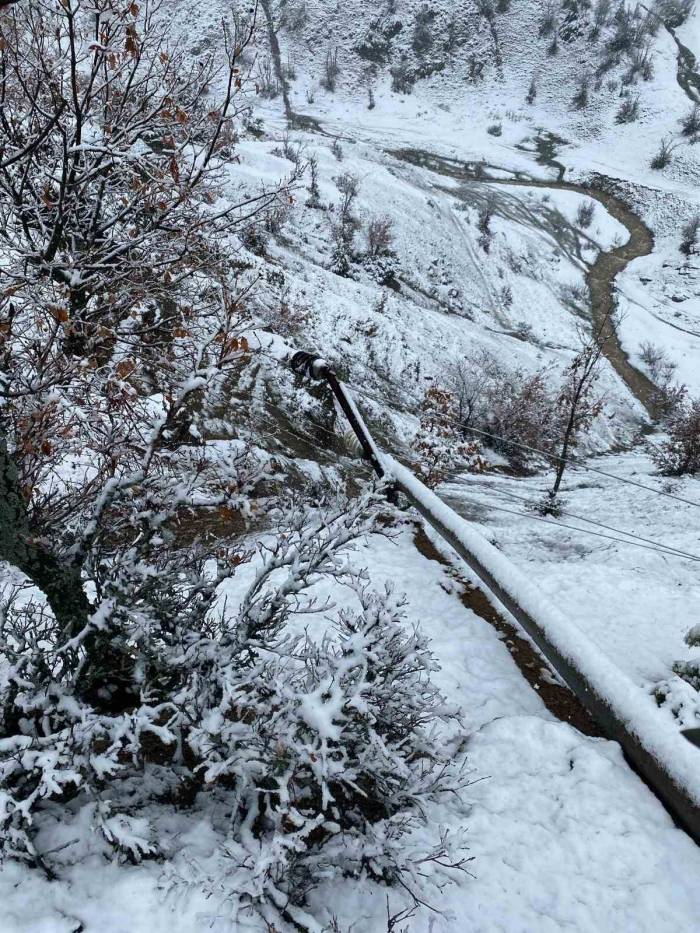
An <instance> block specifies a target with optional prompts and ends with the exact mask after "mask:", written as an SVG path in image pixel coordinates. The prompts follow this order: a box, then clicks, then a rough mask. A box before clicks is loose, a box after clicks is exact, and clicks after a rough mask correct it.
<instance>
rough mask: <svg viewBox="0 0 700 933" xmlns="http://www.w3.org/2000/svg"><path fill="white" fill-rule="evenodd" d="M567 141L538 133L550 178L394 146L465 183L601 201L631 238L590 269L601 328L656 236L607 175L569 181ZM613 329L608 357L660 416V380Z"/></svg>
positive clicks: (594, 317) (404, 157) (595, 320)
mask: <svg viewBox="0 0 700 933" xmlns="http://www.w3.org/2000/svg"><path fill="white" fill-rule="evenodd" d="M561 142H563V140H560V139H558V138H557V137H553V136H548V135H540V136H539V137H538V138H537V151H538V158H537V161H538V163H539V164H541V165H546V166H548V167H550V168H553V169H555V170H556V172H557V178H556V179H545V180H541V179H533V178H531V177H530V176H529V175H527V174H526V173H525V172H518V171H513V170H512V169H509V168H506V167H504V166H495V165H486V164H485V163H483V162H462V161H459V160H457V159H449V158H445V157H442V156H437V155H434V154H433V153H430V152H426V151H425V150H422V149H413V148H403V149H394V150H391V151H390V154H391V155H392V156H394V157H395V158H397V159H400V160H401V161H404V162H408V163H410V164H413V165H418V166H420V167H422V168H427V169H429V170H430V171H432V172H435V173H437V174H440V175H443V176H446V177H449V178H455V179H457V180H459V181H460V182H462V183H464V184H469V185H485V186H489V187H492V186H499V187H521V188H524V187H527V188H543V189H547V190H561V191H575V192H577V193H579V194H584V195H586V196H587V197H589V198H593V199H594V200H596V201H598V202H599V203H600V204H601V205H602V206H603V207H604V208H605V210H606V211H607V212H608V213H609V214H610V215H611V216H612V217H614V218H615V220H617V221H618V222H619V223H621V224H622V225H623V226H624V227H625V228H626V229H627V231H628V233H629V240H628V241H627V243H625V244H624V245H623V246H617V247H614V248H613V249H610V250H600V251H599V252H598V256H597V258H596V260H595V262H594V263H593V264H592V265H590V266H589V268H588V269H587V271H586V282H587V285H588V290H589V294H590V309H591V310H590V316H591V324H592V327H593V330H594V331H596V332H597V331H599V330H600V329H601V328H602V327H604V326H605V323H606V320H608V319H610V316H611V314H612V313H613V312H614V310H615V305H616V302H615V279H616V278H617V276H618V275H619V274H620V273H621V272H622V271H623V270H624V269H625V268H626V267H627V266H628V265H629V263H631V262H632V261H633V260H635V259H638V258H639V257H640V256H648V255H649V254H650V253H651V251H652V248H653V245H654V238H653V236H652V233H651V231H650V230H649V228H648V227H647V226H646V225H645V224H644V223H643V222H642V220H641V219H640V218H639V217H638V216H637V215H636V214H635V213H634V212H633V211H632V210H631V208H630V207H629V206H628V205H627V204H626V203H625V202H624V201H622V200H621V199H620V198H619V197H617V196H616V195H614V194H612V193H610V192H609V191H607V190H605V188H604V187H603V185H605V184H606V181H607V179H605V178H604V177H603V176H597V177H596V185H597V186H596V185H585V184H577V183H575V182H570V181H564V174H565V166H564V165H563V164H562V163H561V162H557V161H556V159H555V158H554V154H555V151H556V145H557V144H558V143H561ZM489 169H491V170H497V171H498V172H499V173H506V174H508V175H510V177H506V178H502V177H496V176H493V175H489ZM608 330H609V332H610V336H609V337H608V338H607V339H606V340H605V343H604V345H603V353H604V355H605V357H606V358H607V359H608V361H609V362H610V364H611V366H612V367H613V368H614V370H615V372H616V373H617V374H618V375H619V376H620V378H621V379H622V381H623V382H624V383H625V385H626V386H627V388H628V389H629V390H630V392H631V393H632V394H633V395H634V396H635V398H636V399H637V400H638V401H639V402H640V403H641V404H642V405H643V406H644V408H645V409H646V411H647V412H648V414H649V415H650V416H651V417H652V418H653V417H655V415H656V413H657V408H656V405H655V396H656V393H657V388H656V386H655V385H654V383H653V382H652V381H651V380H650V379H649V378H648V376H646V375H645V374H644V373H643V372H641V371H640V370H639V369H637V368H636V367H635V366H633V365H632V363H631V362H630V360H629V358H628V356H627V354H626V353H625V351H624V350H623V348H622V344H621V343H620V338H619V336H618V334H617V332H616V331H615V329H614V327H609V328H608Z"/></svg>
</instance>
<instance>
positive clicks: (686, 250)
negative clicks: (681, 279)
mask: <svg viewBox="0 0 700 933" xmlns="http://www.w3.org/2000/svg"><path fill="white" fill-rule="evenodd" d="M682 235H683V238H682V239H681V245H680V251H681V252H682V253H683V254H684V255H685V256H690V255H692V253H695V252H697V251H698V248H699V247H700V214H696V215H695V216H694V217H691V218H690V220H689V221H688V223H687V224H685V225H684V227H683V230H682Z"/></svg>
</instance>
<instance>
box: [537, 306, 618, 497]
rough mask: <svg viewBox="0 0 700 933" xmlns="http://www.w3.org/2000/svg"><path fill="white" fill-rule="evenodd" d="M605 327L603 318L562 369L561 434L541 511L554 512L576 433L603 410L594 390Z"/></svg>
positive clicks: (599, 397) (578, 433)
mask: <svg viewBox="0 0 700 933" xmlns="http://www.w3.org/2000/svg"><path fill="white" fill-rule="evenodd" d="M609 327H610V322H609V320H606V321H605V322H604V323H603V325H602V326H601V327H600V328H599V330H598V331H597V332H596V333H595V334H593V336H592V337H590V338H589V339H587V340H585V342H584V344H583V346H582V347H581V349H580V350H579V352H578V353H577V354H576V356H575V357H574V359H573V360H572V361H571V363H570V364H569V366H568V367H567V368H566V370H565V371H564V378H563V382H562V385H561V388H560V390H559V395H558V398H557V409H558V414H559V423H560V432H561V433H560V437H559V444H558V452H557V455H556V457H555V464H556V467H555V476H554V485H553V486H552V489H551V491H550V493H549V496H548V501H547V504H546V506H545V511H548V512H554V511H556V509H557V496H558V495H559V490H560V488H561V483H562V480H563V478H564V473H565V472H566V468H567V466H568V465H569V462H570V459H571V454H572V452H573V450H574V448H575V447H576V444H577V443H578V441H579V439H580V436H581V435H582V434H583V433H585V432H586V431H587V430H589V429H590V427H591V425H592V423H593V421H594V420H595V419H596V418H597V417H598V415H599V414H600V413H601V411H602V409H603V399H602V397H601V396H600V394H599V393H598V392H597V382H598V378H599V374H600V361H601V358H602V355H603V349H604V345H605V341H606V340H607V339H608V337H609V333H608V329H609Z"/></svg>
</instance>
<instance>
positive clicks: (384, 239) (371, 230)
mask: <svg viewBox="0 0 700 933" xmlns="http://www.w3.org/2000/svg"><path fill="white" fill-rule="evenodd" d="M393 227H394V221H393V220H392V219H391V217H388V216H387V215H386V214H383V215H381V216H380V217H374V218H372V220H370V222H369V223H368V224H367V252H368V254H369V255H370V256H386V255H387V254H388V253H390V252H391V246H392V243H393V240H394V236H393Z"/></svg>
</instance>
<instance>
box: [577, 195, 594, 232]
mask: <svg viewBox="0 0 700 933" xmlns="http://www.w3.org/2000/svg"><path fill="white" fill-rule="evenodd" d="M594 213H595V201H586V202H585V203H583V204H579V207H578V210H577V212H576V223H577V224H578V225H579V227H581V228H582V229H584V230H585V229H587V228H588V227H590V225H591V223H592V222H593V215H594Z"/></svg>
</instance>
